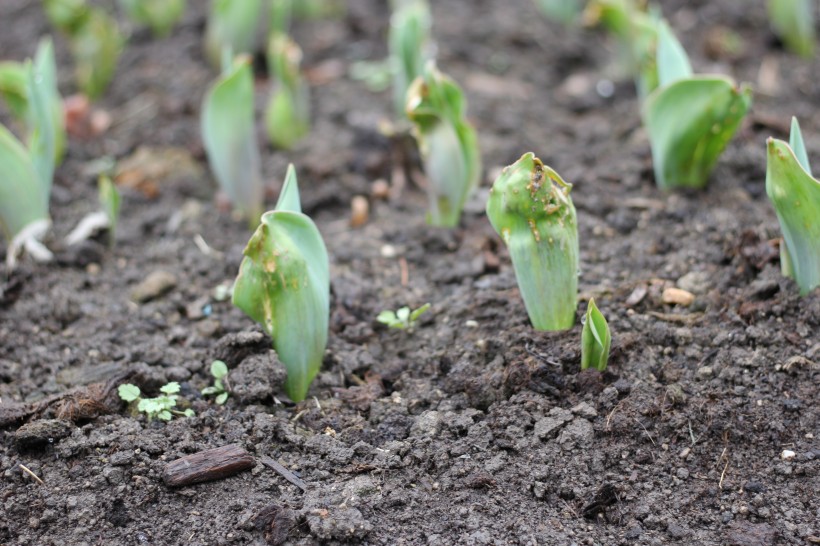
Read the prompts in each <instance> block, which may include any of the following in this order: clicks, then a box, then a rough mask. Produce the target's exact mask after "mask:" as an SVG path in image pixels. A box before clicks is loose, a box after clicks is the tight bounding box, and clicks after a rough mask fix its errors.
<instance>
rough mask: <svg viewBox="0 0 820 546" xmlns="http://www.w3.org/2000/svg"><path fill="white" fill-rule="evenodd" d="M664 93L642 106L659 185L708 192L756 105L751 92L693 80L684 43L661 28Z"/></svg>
mask: <svg viewBox="0 0 820 546" xmlns="http://www.w3.org/2000/svg"><path fill="white" fill-rule="evenodd" d="M657 62H658V80H659V87H658V88H657V89H656V90H655V91H653V92H652V93H651V94H650V95H649V96H648V97H647V98H646V102H644V104H643V108H642V116H643V121H644V125H645V127H646V129H647V132H648V133H649V140H650V143H651V145H652V163H653V167H654V170H655V182H656V183H657V184H658V186H659V187H660V188H662V189H665V190H669V189H674V188H680V187H688V188H703V187H704V186H705V185H706V183H707V181H708V178H709V173H710V172H711V171H712V168H713V167H714V165H715V163H716V162H717V159H718V157H719V156H720V154H721V152H723V150H724V148H726V145H727V144H728V143H729V140H731V138H732V136H733V135H734V134H735V131H737V128H738V127H739V126H740V122H741V121H742V120H743V117H744V116H745V115H746V112H747V111H748V110H749V107H750V105H751V102H752V93H751V89H750V88H749V87H748V86H746V85H742V86H740V87H737V86H736V85H735V82H734V81H733V80H732V79H730V78H728V77H725V76H708V75H705V76H693V75H692V67H691V65H690V63H689V58H688V57H687V56H686V52H685V51H684V50H683V47H681V45H680V42H678V40H677V38H675V36H674V35H673V34H672V31H671V30H670V29H669V26H668V25H667V24H666V22H665V21H662V22H661V23H660V24H659V27H658V49H657Z"/></svg>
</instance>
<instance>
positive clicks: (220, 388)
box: [202, 360, 228, 406]
mask: <svg viewBox="0 0 820 546" xmlns="http://www.w3.org/2000/svg"><path fill="white" fill-rule="evenodd" d="M211 375H212V376H213V378H214V384H213V386H211V387H205V388H204V389H202V395H203V396H212V395H216V398H215V399H214V402H216V403H217V404H219V405H220V406H221V405H222V404H224V403H225V401H226V400H227V399H228V391H227V389H226V388H225V382H226V381H227V379H226V378H227V376H228V366H227V365H226V364H225V363H224V362H222V361H221V360H214V361H213V362H211Z"/></svg>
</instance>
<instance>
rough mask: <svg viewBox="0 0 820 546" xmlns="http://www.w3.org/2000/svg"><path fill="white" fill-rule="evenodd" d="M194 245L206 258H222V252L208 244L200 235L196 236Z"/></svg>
mask: <svg viewBox="0 0 820 546" xmlns="http://www.w3.org/2000/svg"><path fill="white" fill-rule="evenodd" d="M194 244H195V245H196V247H197V248H198V249H199V251H200V252H202V253H203V254H205V255H206V256H213V257H214V258H220V257H221V256H222V252H220V251H218V250H216V249H215V248H213V247H211V245H209V244H208V242H207V241H206V240H205V239H204V238H203V237H202V235H200V234H199V233H197V234H196V235H194Z"/></svg>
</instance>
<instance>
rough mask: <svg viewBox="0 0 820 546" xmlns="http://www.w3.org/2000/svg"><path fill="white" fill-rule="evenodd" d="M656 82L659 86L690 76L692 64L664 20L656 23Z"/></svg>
mask: <svg viewBox="0 0 820 546" xmlns="http://www.w3.org/2000/svg"><path fill="white" fill-rule="evenodd" d="M657 64H658V84H659V86H660V87H663V86H666V85H669V84H670V83H672V82H675V81H677V80H682V79H686V78H690V77H692V64H691V63H690V62H689V56H688V55H687V54H686V51H685V50H684V49H683V46H682V45H681V43H680V41H679V40H678V38H677V37H676V36H675V34H674V33H673V32H672V29H670V28H669V24H668V23H667V22H666V21H661V22H660V23H659V24H658V52H657Z"/></svg>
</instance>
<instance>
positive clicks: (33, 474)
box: [18, 463, 45, 485]
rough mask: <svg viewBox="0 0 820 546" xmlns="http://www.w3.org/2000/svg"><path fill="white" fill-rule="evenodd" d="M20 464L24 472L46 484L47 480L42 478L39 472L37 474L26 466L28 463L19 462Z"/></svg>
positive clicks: (38, 481) (41, 483)
mask: <svg viewBox="0 0 820 546" xmlns="http://www.w3.org/2000/svg"><path fill="white" fill-rule="evenodd" d="M18 466H19V467H20V468H21V469H22V470H23V472H25V473H26V474H28V475H29V476H31V477H32V478H34V479H35V480H36V481H37V483H39V484H40V485H45V482H44V481H43V480H41V479H40V477H39V476H38V475H37V474H35V473H34V472H32V471H31V470H29V469H28V468H27V467H26V465H24V464H23V463H20V464H18Z"/></svg>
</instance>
